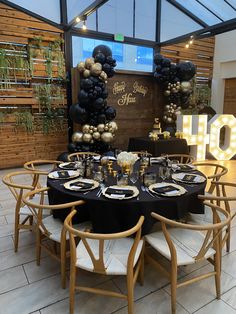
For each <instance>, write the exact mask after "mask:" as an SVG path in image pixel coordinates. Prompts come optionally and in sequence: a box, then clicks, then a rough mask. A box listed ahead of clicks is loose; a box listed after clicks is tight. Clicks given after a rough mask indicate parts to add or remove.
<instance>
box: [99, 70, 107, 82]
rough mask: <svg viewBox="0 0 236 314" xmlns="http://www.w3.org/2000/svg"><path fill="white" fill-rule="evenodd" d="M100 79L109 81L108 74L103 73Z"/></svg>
mask: <svg viewBox="0 0 236 314" xmlns="http://www.w3.org/2000/svg"><path fill="white" fill-rule="evenodd" d="M99 78H100V79H101V80H103V81H106V80H107V74H106V72H104V71H102V72H101V74H100V76H99Z"/></svg>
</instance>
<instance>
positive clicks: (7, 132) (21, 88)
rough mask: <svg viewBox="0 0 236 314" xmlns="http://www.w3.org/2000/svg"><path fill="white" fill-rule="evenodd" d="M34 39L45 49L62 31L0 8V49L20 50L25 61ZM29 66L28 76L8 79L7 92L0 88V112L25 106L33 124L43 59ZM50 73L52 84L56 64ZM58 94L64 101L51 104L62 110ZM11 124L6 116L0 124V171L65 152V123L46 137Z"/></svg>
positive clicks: (42, 79)
mask: <svg viewBox="0 0 236 314" xmlns="http://www.w3.org/2000/svg"><path fill="white" fill-rule="evenodd" d="M35 37H41V38H42V44H41V45H42V46H46V47H47V46H48V45H49V44H50V42H54V41H55V40H57V39H59V38H61V37H63V31H62V30H60V29H57V28H55V27H54V26H51V25H49V24H46V23H44V22H42V21H39V20H37V19H36V18H34V17H31V16H29V15H27V14H25V13H22V12H20V11H17V10H15V9H12V8H11V7H9V6H6V5H4V4H0V48H1V47H3V46H4V47H6V45H8V44H9V50H12V49H13V50H14V49H16V50H17V47H20V50H22V51H23V52H22V54H23V55H24V57H25V58H27V57H28V51H27V47H28V46H27V45H28V44H29V43H30V41H31V40H32V39H34V38H35ZM12 47H13V48H12ZM10 53H11V52H10ZM33 64H34V70H33V73H32V75H31V73H27V75H26V73H25V72H24V71H18V72H17V73H16V75H15V76H16V78H15V77H12V78H11V79H10V84H8V86H7V88H2V89H1V88H0V112H1V111H3V108H5V107H14V106H15V107H25V106H26V107H29V108H31V112H32V114H33V116H34V120H37V114H38V113H39V111H40V108H39V104H38V100H37V99H36V97H35V93H34V86H35V85H36V84H38V83H46V79H47V73H46V60H45V58H44V57H43V56H42V58H41V57H40V58H34V59H33ZM52 70H53V72H52V77H53V78H54V82H57V80H58V62H57V61H56V60H55V61H53V69H52ZM58 82H59V81H58ZM62 91H63V93H64V100H54V101H53V102H52V103H53V104H54V105H56V107H63V108H66V96H65V89H63V90H62ZM4 110H5V109H4ZM14 122H15V119H14V116H13V115H11V114H10V115H7V116H6V117H4V123H0V152H1V153H0V168H7V167H14V166H21V165H22V164H23V163H24V162H25V161H27V160H32V159H39V158H41V159H48V158H50V159H55V158H56V157H57V156H58V155H59V154H60V153H61V152H63V151H65V150H66V146H67V123H66V122H65V123H64V128H63V131H60V132H53V133H49V134H48V135H45V134H43V132H42V131H41V130H36V131H35V132H34V133H33V134H27V132H26V131H24V130H23V129H22V130H21V129H18V128H17V129H16V128H15V123H14Z"/></svg>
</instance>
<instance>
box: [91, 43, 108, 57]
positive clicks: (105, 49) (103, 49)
mask: <svg viewBox="0 0 236 314" xmlns="http://www.w3.org/2000/svg"><path fill="white" fill-rule="evenodd" d="M99 53H103V54H104V56H105V57H108V56H111V55H112V51H111V49H110V48H109V47H108V46H105V45H99V46H97V47H95V48H94V49H93V57H94V58H95V57H96V56H97V54H99Z"/></svg>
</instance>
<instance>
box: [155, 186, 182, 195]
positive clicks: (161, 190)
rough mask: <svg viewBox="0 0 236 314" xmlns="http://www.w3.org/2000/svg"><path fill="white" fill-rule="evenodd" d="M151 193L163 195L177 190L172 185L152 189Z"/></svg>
mask: <svg viewBox="0 0 236 314" xmlns="http://www.w3.org/2000/svg"><path fill="white" fill-rule="evenodd" d="M153 191H154V192H156V193H160V194H165V193H169V192H173V191H179V189H178V188H176V187H174V186H172V185H165V186H162V187H159V188H153Z"/></svg>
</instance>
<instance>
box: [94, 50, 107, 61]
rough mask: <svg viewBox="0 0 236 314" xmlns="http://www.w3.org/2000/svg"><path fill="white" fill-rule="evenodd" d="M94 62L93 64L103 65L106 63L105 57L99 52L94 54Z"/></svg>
mask: <svg viewBox="0 0 236 314" xmlns="http://www.w3.org/2000/svg"><path fill="white" fill-rule="evenodd" d="M94 60H95V62H98V63H101V64H103V63H105V61H106V57H105V55H104V54H103V53H102V52H99V53H97V54H96V56H95V58H94Z"/></svg>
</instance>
